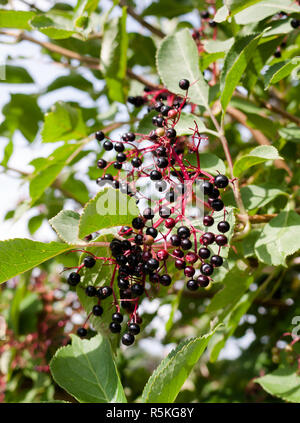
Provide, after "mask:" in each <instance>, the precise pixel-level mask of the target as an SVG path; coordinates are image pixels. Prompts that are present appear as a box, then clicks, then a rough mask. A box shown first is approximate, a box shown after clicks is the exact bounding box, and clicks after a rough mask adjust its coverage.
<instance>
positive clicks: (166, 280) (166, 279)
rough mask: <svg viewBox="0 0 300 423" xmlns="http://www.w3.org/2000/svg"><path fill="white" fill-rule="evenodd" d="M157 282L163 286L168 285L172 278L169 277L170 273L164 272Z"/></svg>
mask: <svg viewBox="0 0 300 423" xmlns="http://www.w3.org/2000/svg"><path fill="white" fill-rule="evenodd" d="M159 282H160V284H161V285H163V286H169V285H171V282H172V279H171V277H170V275H168V274H165V275H161V276H160V278H159Z"/></svg>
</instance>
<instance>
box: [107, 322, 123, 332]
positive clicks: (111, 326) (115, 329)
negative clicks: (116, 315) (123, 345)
mask: <svg viewBox="0 0 300 423" xmlns="http://www.w3.org/2000/svg"><path fill="white" fill-rule="evenodd" d="M109 330H110V331H111V333H120V332H121V325H120V323H118V322H111V323H110V324H109Z"/></svg>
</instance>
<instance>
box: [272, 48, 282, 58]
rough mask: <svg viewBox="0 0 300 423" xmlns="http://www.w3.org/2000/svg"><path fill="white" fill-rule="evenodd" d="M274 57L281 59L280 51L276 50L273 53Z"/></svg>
mask: <svg viewBox="0 0 300 423" xmlns="http://www.w3.org/2000/svg"><path fill="white" fill-rule="evenodd" d="M274 57H276V58H277V59H278V58H279V57H281V51H280V49H277V50H276V51H275V53H274Z"/></svg>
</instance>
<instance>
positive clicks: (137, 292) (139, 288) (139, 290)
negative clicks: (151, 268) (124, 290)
mask: <svg viewBox="0 0 300 423" xmlns="http://www.w3.org/2000/svg"><path fill="white" fill-rule="evenodd" d="M130 289H131V292H132V294H133V295H134V296H135V297H140V296H141V295H143V293H144V291H145V289H144V287H143V285H140V284H138V283H135V284H133V285H132V287H131V288H130Z"/></svg>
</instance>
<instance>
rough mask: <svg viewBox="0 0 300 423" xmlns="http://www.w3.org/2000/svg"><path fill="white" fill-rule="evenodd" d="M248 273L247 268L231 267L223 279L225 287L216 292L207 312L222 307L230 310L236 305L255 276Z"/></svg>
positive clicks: (212, 311) (213, 311)
mask: <svg viewBox="0 0 300 423" xmlns="http://www.w3.org/2000/svg"><path fill="white" fill-rule="evenodd" d="M246 275H247V274H246V271H245V268H243V269H241V268H239V267H237V266H236V267H234V268H233V269H231V270H230V271H229V272H228V273H227V274H226V276H225V279H224V280H223V281H222V283H223V284H224V288H223V289H222V290H220V291H218V292H217V293H216V295H215V296H214V297H213V299H212V300H211V303H210V304H209V305H208V307H207V309H206V312H207V313H215V312H216V311H218V310H220V309H225V310H227V311H228V310H230V309H231V308H232V307H234V306H235V305H236V304H237V302H238V301H239V300H240V298H241V297H242V295H243V294H244V293H245V292H246V291H247V289H248V288H249V286H250V284H251V283H252V282H253V277H252V276H248V277H247V276H246Z"/></svg>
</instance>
